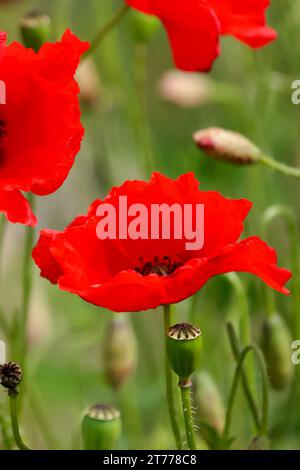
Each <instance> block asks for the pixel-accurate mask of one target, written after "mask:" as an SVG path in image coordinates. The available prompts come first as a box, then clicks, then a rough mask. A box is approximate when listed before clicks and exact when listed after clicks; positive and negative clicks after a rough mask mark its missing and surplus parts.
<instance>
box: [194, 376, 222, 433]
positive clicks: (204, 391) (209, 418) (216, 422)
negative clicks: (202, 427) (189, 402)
mask: <svg viewBox="0 0 300 470" xmlns="http://www.w3.org/2000/svg"><path fill="white" fill-rule="evenodd" d="M193 388H194V395H193V400H194V405H195V409H196V413H197V417H198V420H199V422H201V421H203V422H206V423H207V424H209V425H210V426H211V427H213V428H215V429H216V430H217V431H218V432H219V433H220V434H221V433H222V432H223V429H224V425H225V413H226V412H225V405H224V402H223V398H222V396H221V394H220V392H219V390H218V387H217V385H216V383H215V381H214V380H213V378H212V377H211V375H210V374H209V373H207V372H197V373H196V374H195V376H194V379H193Z"/></svg>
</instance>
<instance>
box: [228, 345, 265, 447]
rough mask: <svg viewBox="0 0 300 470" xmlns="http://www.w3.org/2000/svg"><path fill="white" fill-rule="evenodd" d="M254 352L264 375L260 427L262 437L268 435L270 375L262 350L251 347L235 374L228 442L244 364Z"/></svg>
mask: <svg viewBox="0 0 300 470" xmlns="http://www.w3.org/2000/svg"><path fill="white" fill-rule="evenodd" d="M251 351H253V352H254V353H255V355H256V357H257V359H258V361H259V365H260V369H261V374H262V418H261V425H260V432H259V434H260V435H267V434H268V417H269V390H268V375H267V368H266V364H265V360H264V358H263V355H262V353H261V351H260V349H259V348H258V347H257V346H255V345H249V346H247V347H246V348H244V349H243V350H242V352H241V354H240V357H239V360H238V363H237V367H236V371H235V374H234V379H233V383H232V387H231V391H230V396H229V402H228V407H227V412H226V421H225V427H224V432H223V438H224V440H228V439H229V438H230V426H231V421H232V414H233V406H234V403H235V398H236V394H237V390H238V385H239V382H240V379H241V377H242V372H243V364H244V361H245V359H246V357H247V355H248V353H249V352H251Z"/></svg>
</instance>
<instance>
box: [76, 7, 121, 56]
mask: <svg viewBox="0 0 300 470" xmlns="http://www.w3.org/2000/svg"><path fill="white" fill-rule="evenodd" d="M129 9H130V7H129V6H128V5H123V6H122V7H121V8H119V10H117V11H116V13H115V15H114V16H113V17H112V18H111V19H110V20H109V21H108V22H107V23H106V24H105V25H104V26H103V28H102V29H101V30H100V31H99V32H98V34H97V35H96V37H95V39H94V40H93V41H92V42H91V47H90V48H89V50H88V51H87V52H86V53H85V56H84V57H87V56H89V55H91V54H92V53H93V52H94V51H95V50H96V49H97V47H98V46H99V45H100V44H101V43H102V41H103V39H104V38H105V37H106V36H107V35H108V33H110V31H111V30H112V29H113V28H114V27H115V26H116V25H117V24H118V23H119V22H120V21H121V19H122V18H123V17H124V16H125V15H126V13H127V12H128V11H129Z"/></svg>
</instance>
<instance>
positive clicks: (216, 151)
mask: <svg viewBox="0 0 300 470" xmlns="http://www.w3.org/2000/svg"><path fill="white" fill-rule="evenodd" d="M193 139H194V142H195V143H196V145H197V146H198V147H199V148H200V149H201V150H202V151H203V152H204V153H205V154H206V155H208V156H210V157H213V158H216V159H217V160H224V161H227V162H230V163H236V164H238V165H251V164H253V163H258V162H259V161H260V159H261V157H262V151H261V150H260V149H259V148H258V147H257V146H256V145H254V144H253V143H252V142H251V141H250V140H249V139H247V138H246V137H244V136H243V135H241V134H239V133H238V132H233V131H227V130H225V129H221V128H217V127H211V128H209V129H203V130H200V131H198V132H195V134H194V136H193Z"/></svg>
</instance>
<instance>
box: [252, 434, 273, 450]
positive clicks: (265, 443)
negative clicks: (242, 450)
mask: <svg viewBox="0 0 300 470" xmlns="http://www.w3.org/2000/svg"><path fill="white" fill-rule="evenodd" d="M248 450H270V441H269V438H268V436H258V437H255V438H254V439H253V441H252V442H251V443H250V445H249V447H248Z"/></svg>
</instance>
